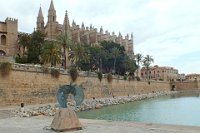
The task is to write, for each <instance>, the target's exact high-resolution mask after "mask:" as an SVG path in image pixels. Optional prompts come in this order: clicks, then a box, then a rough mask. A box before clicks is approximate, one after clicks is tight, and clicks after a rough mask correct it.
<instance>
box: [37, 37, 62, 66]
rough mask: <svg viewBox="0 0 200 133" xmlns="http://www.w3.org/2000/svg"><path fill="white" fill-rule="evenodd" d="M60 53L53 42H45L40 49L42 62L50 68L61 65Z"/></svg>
mask: <svg viewBox="0 0 200 133" xmlns="http://www.w3.org/2000/svg"><path fill="white" fill-rule="evenodd" d="M61 55H62V53H61V51H60V49H59V47H58V46H57V45H56V44H55V42H53V41H46V42H45V44H44V46H43V49H42V56H41V57H42V62H43V63H44V64H48V63H50V64H51V66H56V64H60V63H61Z"/></svg>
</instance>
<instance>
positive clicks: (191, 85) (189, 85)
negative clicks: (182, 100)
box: [175, 81, 200, 91]
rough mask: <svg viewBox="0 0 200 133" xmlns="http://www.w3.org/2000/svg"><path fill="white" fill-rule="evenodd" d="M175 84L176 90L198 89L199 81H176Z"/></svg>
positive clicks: (199, 87)
mask: <svg viewBox="0 0 200 133" xmlns="http://www.w3.org/2000/svg"><path fill="white" fill-rule="evenodd" d="M175 86H176V90H177V91H187V90H198V89H200V82H198V81H187V82H176V83H175Z"/></svg>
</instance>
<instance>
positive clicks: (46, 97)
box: [0, 68, 170, 105]
mask: <svg viewBox="0 0 200 133" xmlns="http://www.w3.org/2000/svg"><path fill="white" fill-rule="evenodd" d="M28 70H29V71H28ZM69 83H70V77H69V75H67V74H61V75H60V76H59V78H54V77H52V76H51V75H50V74H46V73H41V72H40V71H38V72H34V71H31V69H30V68H27V70H20V68H19V69H18V70H12V71H11V72H10V74H9V75H8V76H7V77H1V76H0V105H19V104H20V103H22V102H24V103H25V104H40V103H53V102H56V93H57V88H58V87H59V86H60V85H64V84H69ZM77 84H79V85H82V86H83V88H84V93H85V98H87V99H89V98H92V97H96V98H100V97H110V96H112V95H114V96H127V95H132V94H142V93H149V92H156V91H169V90H170V85H169V83H167V82H151V83H150V84H148V83H147V82H142V81H141V82H136V81H125V80H120V79H113V81H112V82H111V83H108V82H107V79H105V78H104V79H103V80H102V82H100V81H99V80H98V78H97V77H94V75H93V76H86V75H85V76H84V75H83V74H80V76H79V78H78V79H77Z"/></svg>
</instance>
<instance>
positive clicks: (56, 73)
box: [51, 69, 60, 78]
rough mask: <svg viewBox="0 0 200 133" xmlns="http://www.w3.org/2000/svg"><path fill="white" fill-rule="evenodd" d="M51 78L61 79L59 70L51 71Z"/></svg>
mask: <svg viewBox="0 0 200 133" xmlns="http://www.w3.org/2000/svg"><path fill="white" fill-rule="evenodd" d="M51 76H52V77H54V78H59V76H60V72H59V70H57V69H51Z"/></svg>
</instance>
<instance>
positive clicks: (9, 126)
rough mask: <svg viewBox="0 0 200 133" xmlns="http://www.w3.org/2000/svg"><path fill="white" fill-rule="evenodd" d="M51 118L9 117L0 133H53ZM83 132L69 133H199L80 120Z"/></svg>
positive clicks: (195, 129)
mask: <svg viewBox="0 0 200 133" xmlns="http://www.w3.org/2000/svg"><path fill="white" fill-rule="evenodd" d="M52 120H53V117H46V116H37V117H30V118H20V117H10V118H5V119H0V132H1V133H54V131H52V130H50V127H49V126H50V124H51V122H52ZM80 121H81V123H82V124H83V126H84V129H83V130H80V131H70V132H69V133H199V132H200V127H192V126H172V125H162V124H144V123H133V122H116V121H105V120H87V119H81V120H80Z"/></svg>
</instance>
